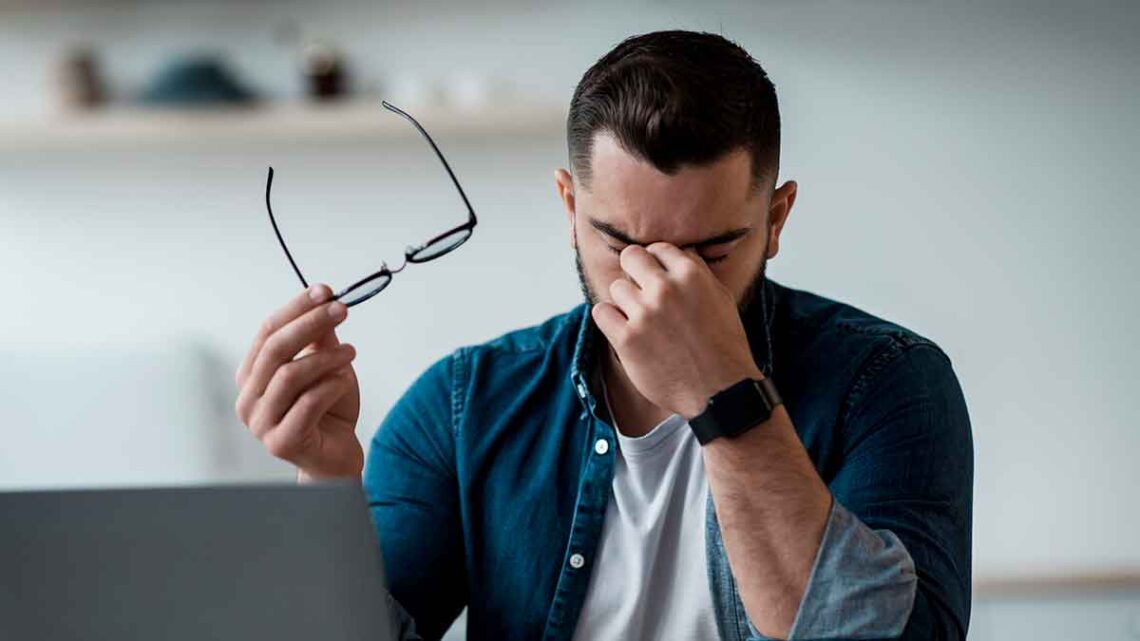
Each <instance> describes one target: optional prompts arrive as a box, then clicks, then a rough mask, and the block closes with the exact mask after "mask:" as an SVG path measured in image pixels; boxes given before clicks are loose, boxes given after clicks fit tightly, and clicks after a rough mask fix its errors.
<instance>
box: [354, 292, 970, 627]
mask: <svg viewBox="0 0 1140 641" xmlns="http://www.w3.org/2000/svg"><path fill="white" fill-rule="evenodd" d="M763 287H764V291H763V293H764V294H765V296H764V297H763V301H764V304H763V305H753V306H752V307H751V308H750V309H751V310H752V311H750V312H749V313H748V314H747V315H746V316H745V318H744V322H745V328H746V331H747V332H748V336H749V341H750V344H751V346H752V350H753V355H754V357H755V358H756V361H757V363H758V364H759V365H760V366H761V367H762V368H763V369H765V371H767V372H769V373H770V375H771V377H772V379H773V381H774V382H775V383H776V385H777V387H778V388H779V390H780V393H781V395H782V396H783V398H784V402H785V405H786V407H787V410H788V413H789V414H790V416H791V418H792V421H793V423H794V424H795V428H796V432H797V433H798V434H799V436H800V439H801V440H802V442H803V444H804V447H805V448H806V450H807V452H808V454H809V456H810V457H811V460H812V462H813V463H814V465H815V467H816V469H817V470H818V472H819V474H820V477H821V478H822V479H823V481H824V482H825V483H826V484H827V486H828V488H829V489H830V491H831V493H832V496H833V501H832V508H831V513H830V516H829V519H828V522H827V525H826V528H825V532H824V535H823V540H822V542H821V545H820V549H819V552H818V554H817V556H816V558H815V560H814V565H813V568H812V573H811V577H810V580H809V583H808V586H807V590H806V592H805V594H804V597H803V599H802V601H801V604H800V607H799V610H798V613H797V615H796V618H795V623H794V625H793V628H792V631H791V638H792V639H856V638H857V639H907V640H912V639H913V640H918V639H922V640H932V639H964V638H965V636H966V628H967V623H968V621H969V614H970V580H971V576H970V545H971V542H970V537H971V520H972V497H973V443H972V436H971V431H970V424H969V418H968V416H967V413H966V406H965V401H964V399H963V397H962V393H961V390H960V387H959V385H958V381H957V379H956V378H955V376H954V373H953V371H952V369H951V366H950V362H949V360H948V358H947V357H946V355H945V354H944V353H943V352H942V351H941V350H939V348H938V347H937V346H936V345H934V344H933V343H932V342H930V341H929V340H927V339H925V338H922V337H920V336H918V335H916V334H914V333H912V332H910V331H908V330H906V329H903V328H901V327H899V326H897V325H894V324H891V323H888V322H886V321H883V320H880V319H878V318H875V317H873V316H871V315H869V314H866V313H864V312H862V311H859V310H857V309H855V308H853V307H850V306H847V305H843V304H840V303H837V302H834V301H830V300H827V299H825V298H821V297H819V296H815V295H813V294H809V293H806V292H802V291H797V290H793V289H789V288H785V287H782V286H780V285H777V284H775V283H772V282H770V281H766V282H765V284H764V285H763ZM765 326H767V327H768V330H767V331H766V330H765ZM599 336H600V333H599V332H598V330H597V329H596V327H595V326H594V325H593V321H592V320H591V318H590V314H589V308H588V307H587V306H586V305H581V306H579V307H577V308H575V309H574V310H572V311H570V312H568V313H566V314H563V315H561V316H557V317H555V318H552V319H550V320H548V321H546V322H545V323H543V324H541V325H538V326H536V327H532V328H528V329H523V330H519V331H515V332H512V333H509V334H507V335H505V336H502V337H500V338H498V339H496V340H493V341H490V342H488V343H485V344H483V345H478V346H471V347H464V348H461V349H459V350H457V351H455V352H454V353H452V354H451V355H449V356H447V357H446V358H444V359H442V360H440V361H438V362H437V363H435V364H434V365H433V366H431V367H430V368H429V369H428V370H427V371H426V372H425V373H424V374H423V375H421V376H420V378H419V379H418V380H417V381H416V382H415V383H414V384H413V385H412V386H411V388H410V389H409V390H408V391H407V393H406V394H405V395H404V396H403V397H402V398H401V399H400V401H399V402H398V403H397V404H396V405H395V406H394V407H393V409H392V410H391V412H390V413H389V414H388V416H387V418H386V419H385V420H384V421H383V423H382V424H381V426H380V428H379V430H377V432H376V435H375V437H374V438H373V440H372V443H371V447H370V449H369V454H368V460H367V465H366V468H365V473H364V484H365V490H366V492H367V495H368V498H369V507H370V509H371V513H372V517H373V521H374V523H375V524H376V528H377V532H378V535H379V540H380V546H381V549H382V551H383V556H384V561H385V564H386V569H387V578H388V584H389V589H390V591H391V595H392V596H393V597H394V599H395V601H396V602H397V603H398V606H396V607H395V610H396V611H397V612H398V615H399V616H400V617H402V620H403V623H404V627H405V632H404V636H405V638H414V637H413V636H412V634H411V633H410V630H411V625H410V623H411V621H410V620H409V617H410V619H413V620H414V626H415V629H416V630H417V633H418V634H419V635H422V636H423V638H427V639H435V638H438V637H440V636H441V635H442V634H443V633H444V632H445V631H446V630H447V628H448V626H449V625H450V624H451V623H452V621H453V620H454V619H455V617H456V616H457V615H458V614H459V613H460V611H461V610H462V609H463V608H464V607H465V606H466V607H467V610H468V616H467V626H468V627H467V629H468V637H469V638H472V639H538V638H543V639H552V640H553V639H559V640H561V639H570V638H571V636H572V634H573V630H574V626H575V624H576V623H577V621H578V617H579V614H580V612H581V608H582V603H583V601H584V599H585V593H586V588H587V585H588V583H589V575H590V572H591V571H592V569H593V559H594V557H595V553H596V551H597V547H598V542H599V538H600V535H601V532H602V523H603V519H604V516H605V512H606V505H607V501H608V500H609V497H610V486H611V482H612V478H613V465H614V459H613V452H614V447H613V445H614V439H615V436H614V428H613V427H612V425H610V423H609V422H607V420H605V416H604V414H603V413H600V410H599V407H598V401H597V395H596V390H594V389H592V388H591V384H590V381H591V380H592V376H591V373H592V372H593V361H594V354H595V351H594V348H595V346H597V345H598V344H599V340H600V339H599ZM769 339H770V340H769ZM760 429H762V427H761V428H760ZM599 440H605V441H607V442H608V444H609V445H610V447H609V448H608V450H607V449H606V448H595V443H596V442H597V441H599ZM709 500H710V501H711V500H712V498H711V495H710V499H709ZM706 554H707V556H708V567H709V589H710V590H711V592H712V596H713V604H714V608H715V610H716V613H715V614H716V618H717V625H718V629H719V631H720V637H721V638H722V639H725V640H733V641H735V640H745V639H762V638H764V637H762V636H760V635H759V634H758V633H757V631H756V628H755V627H754V626H753V625H752V624H751V622H750V621H749V620H748V616H747V614H746V613H745V610H744V606H743V605H742V603H741V600H740V595H739V593H738V591H737V587H736V583H735V581H734V579H733V575H732V571H731V567H730V565H729V563H728V557H727V555H726V553H725V548H724V543H723V540H722V539H721V535H720V530H719V528H718V527H717V523H716V515H715V510H712V509H709V510H708V523H707V533H706Z"/></svg>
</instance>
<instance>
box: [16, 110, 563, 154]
mask: <svg viewBox="0 0 1140 641" xmlns="http://www.w3.org/2000/svg"><path fill="white" fill-rule="evenodd" d="M408 111H409V112H410V113H412V114H413V115H414V116H415V117H416V119H417V120H419V121H420V123H421V124H423V126H424V127H425V128H426V129H427V130H428V131H430V132H431V133H432V136H433V137H437V136H446V137H451V138H455V137H475V138H479V137H484V138H491V137H500V136H516V137H518V136H536V135H549V136H561V135H564V128H565V122H566V121H565V118H566V111H565V107H562V106H554V105H534V104H529V105H528V104H509V105H503V106H495V107H480V108H470V109H463V108H443V107H436V108H422V109H412V108H409V109H408ZM417 135H418V134H417V133H416V131H415V129H414V128H413V127H412V126H411V125H409V124H408V122H407V121H405V120H403V119H402V118H400V117H399V116H397V115H395V114H393V113H390V112H388V111H387V110H385V109H384V108H383V107H381V106H380V101H379V100H375V101H348V102H343V103H329V104H324V105H317V104H284V105H265V106H253V107H227V108H217V109H199V110H168V109H146V108H113V109H107V110H101V111H92V112H89V113H76V114H67V115H62V114H61V115H57V116H53V117H44V118H42V119H36V120H10V121H3V120H0V153H11V152H15V151H86V150H90V151H98V150H103V149H153V148H167V147H178V148H216V147H240V146H249V145H276V144H285V143H310V144H320V143H351V142H366V141H375V140H388V139H400V138H413V137H415V136H417Z"/></svg>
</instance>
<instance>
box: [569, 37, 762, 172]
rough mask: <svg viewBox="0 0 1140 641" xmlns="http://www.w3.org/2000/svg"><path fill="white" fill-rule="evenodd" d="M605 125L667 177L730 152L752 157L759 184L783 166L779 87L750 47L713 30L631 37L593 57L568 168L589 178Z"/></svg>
mask: <svg viewBox="0 0 1140 641" xmlns="http://www.w3.org/2000/svg"><path fill="white" fill-rule="evenodd" d="M601 132H607V133H609V134H611V135H612V136H613V137H614V138H615V139H616V140H617V141H618V143H619V144H620V145H621V146H622V148H623V149H625V150H626V151H627V152H629V153H630V154H632V155H634V156H636V157H638V158H640V159H642V160H645V161H647V162H649V163H650V164H652V165H653V166H654V167H656V168H657V169H658V170H660V171H662V172H664V173H666V174H673V173H676V172H677V171H678V170H679V169H681V168H682V167H683V166H685V165H702V164H708V163H710V162H713V161H715V160H717V159H719V158H721V157H723V156H724V155H725V154H727V153H729V152H732V151H736V150H746V151H748V152H749V154H750V155H751V157H752V174H753V177H754V184H755V185H757V186H759V185H761V184H762V179H763V178H765V177H766V178H768V179H769V180H770V181H771V182H772V183H773V184H774V182H775V179H776V174H777V172H778V170H779V162H780V109H779V105H778V104H777V101H776V88H775V86H774V85H773V84H772V81H771V80H769V79H768V74H767V72H765V71H764V68H763V67H761V66H760V64H759V63H758V62H756V60H754V59H753V58H752V56H751V55H749V53H748V52H747V51H745V50H744V49H743V48H742V47H740V45H737V44H735V43H733V42H731V41H729V40H728V39H726V38H724V37H722V36H719V35H716V34H712V33H699V32H693V31H657V32H653V33H647V34H644V35H640V36H634V37H632V38H628V39H626V40H624V41H622V42H621V43H620V44H618V45H617V46H616V47H614V48H613V49H612V50H611V51H610V52H609V53H607V54H606V55H604V56H602V57H601V58H600V59H599V60H598V61H597V62H596V63H594V65H593V66H592V67H590V69H589V70H587V71H586V73H585V75H583V76H582V80H581V81H579V82H578V87H577V88H576V89H575V90H574V97H573V98H572V99H571V101H570V115H569V117H568V118H567V120H566V138H567V144H568V146H569V150H570V166H571V169H572V170H573V171H574V173H575V175H577V176H578V178H579V179H580V180H582V181H584V182H585V183H586V184H589V180H590V175H591V174H590V155H591V152H592V150H593V141H594V137H595V136H596V135H597V134H598V133H601Z"/></svg>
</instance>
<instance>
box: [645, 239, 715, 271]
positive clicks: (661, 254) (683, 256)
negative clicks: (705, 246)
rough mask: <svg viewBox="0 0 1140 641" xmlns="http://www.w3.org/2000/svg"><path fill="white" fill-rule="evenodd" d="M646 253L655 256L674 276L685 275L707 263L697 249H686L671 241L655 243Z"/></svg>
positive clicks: (647, 248)
mask: <svg viewBox="0 0 1140 641" xmlns="http://www.w3.org/2000/svg"><path fill="white" fill-rule="evenodd" d="M645 251H646V253H648V254H650V255H651V256H653V257H654V258H655V259H656V260H657V262H658V264H660V265H661V266H662V267H663V268H664V269H665V271H666V272H668V273H669V274H670V275H673V276H681V277H683V276H685V275H686V273H688V272H690V271H691V270H693V269H695V268H699V267H701V266H702V265H705V262H704V261H703V260H701V259H700V258H699V257H698V256H697V254H696V252H695V250H691V251H685V250H682V249H681V248H680V247H677V246H676V245H670V244H669V243H653V244H652V245H650V246H648V247H646V248H645Z"/></svg>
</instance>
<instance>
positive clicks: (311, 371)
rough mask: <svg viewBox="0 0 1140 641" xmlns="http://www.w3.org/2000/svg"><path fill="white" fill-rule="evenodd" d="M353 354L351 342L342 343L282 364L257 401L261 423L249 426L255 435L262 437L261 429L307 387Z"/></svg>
mask: <svg viewBox="0 0 1140 641" xmlns="http://www.w3.org/2000/svg"><path fill="white" fill-rule="evenodd" d="M354 358H356V350H355V349H354V348H353V347H352V345H340V346H337V347H334V348H332V349H322V350H320V351H317V352H313V353H312V354H308V355H306V356H303V357H301V358H299V359H297V360H295V361H292V362H289V363H286V364H284V365H282V366H281V367H279V368H278V369H277V372H276V373H275V374H273V378H272V379H271V380H270V381H269V385H268V387H266V388H265V394H264V395H262V397H261V400H260V401H258V408H257V423H258V424H257V425H256V426H254V425H251V426H250V429H251V430H253V433H254V435H256V436H258V437H260V436H261V433H262V432H264V431H267V429H271V427H272V426H273V425H276V424H277V423H279V422H280V421H281V419H282V417H283V416H285V413H286V412H288V411H289V408H290V407H291V406H292V405H293V404H294V403H295V402H296V401H297V399H298V398H300V396H301V395H302V394H304V393H305V391H306V390H308V389H309V388H310V387H312V386H313V385H314V384H315V383H317V382H318V381H320V380H321V379H323V378H325V377H327V376H328V375H329V374H331V373H333V372H335V371H337V370H339V369H341V368H343V367H344V366H345V365H348V364H349V363H351V362H352V360H353V359H354Z"/></svg>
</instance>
